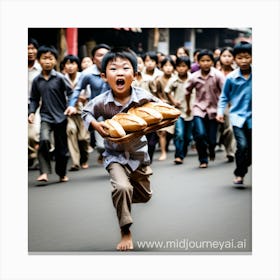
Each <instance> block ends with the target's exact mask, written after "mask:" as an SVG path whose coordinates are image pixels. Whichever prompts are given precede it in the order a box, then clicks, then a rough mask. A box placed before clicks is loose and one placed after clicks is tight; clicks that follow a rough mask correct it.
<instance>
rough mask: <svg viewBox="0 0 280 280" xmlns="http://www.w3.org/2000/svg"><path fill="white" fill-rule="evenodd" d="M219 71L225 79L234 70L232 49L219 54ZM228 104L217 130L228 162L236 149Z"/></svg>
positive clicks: (224, 49)
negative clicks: (222, 120)
mask: <svg viewBox="0 0 280 280" xmlns="http://www.w3.org/2000/svg"><path fill="white" fill-rule="evenodd" d="M219 60H220V69H219V70H220V71H221V72H222V73H223V74H224V76H225V77H226V76H227V75H228V74H229V73H230V72H232V71H233V70H234V69H235V63H234V56H233V49H232V48H231V47H224V48H222V49H221V52H220V58H219ZM229 106H230V105H229V104H228V106H227V107H226V110H225V111H224V122H223V123H220V124H219V129H218V144H219V145H223V146H224V147H225V151H226V157H227V159H228V162H233V161H234V154H235V149H236V142H235V138H234V134H233V129H232V125H231V124H230V121H229Z"/></svg>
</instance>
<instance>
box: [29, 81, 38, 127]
mask: <svg viewBox="0 0 280 280" xmlns="http://www.w3.org/2000/svg"><path fill="white" fill-rule="evenodd" d="M40 99H41V95H40V92H39V91H38V88H37V84H36V82H35V83H34V82H33V83H32V87H31V93H30V97H29V101H30V103H29V108H28V122H29V123H33V122H34V117H35V112H36V110H37V108H38V107H39V104H40Z"/></svg>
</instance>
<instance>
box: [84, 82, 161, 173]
mask: <svg viewBox="0 0 280 280" xmlns="http://www.w3.org/2000/svg"><path fill="white" fill-rule="evenodd" d="M149 101H155V102H161V101H160V100H159V99H158V98H156V97H155V96H154V95H152V94H151V93H149V92H147V91H146V90H144V89H142V88H138V87H132V91H131V98H130V101H129V102H128V103H127V104H126V105H124V106H123V105H121V104H120V103H119V102H117V101H116V100H115V99H114V96H113V94H112V91H111V90H108V91H106V92H104V93H103V94H100V95H98V96H96V97H95V98H94V99H92V100H90V101H89V102H88V103H87V104H86V106H85V107H84V108H83V111H82V118H83V120H84V123H85V126H86V128H87V129H88V130H92V127H91V125H90V123H91V122H92V121H96V120H99V119H100V118H101V117H102V118H103V119H104V120H106V119H110V118H112V117H113V116H114V115H116V114H117V113H120V112H127V111H128V110H129V109H130V108H131V107H134V106H141V105H143V104H145V103H147V102H149ZM104 147H105V152H104V153H103V156H104V161H103V163H104V167H105V168H107V167H108V165H109V164H110V163H112V162H118V163H120V164H122V165H129V167H130V168H131V169H132V170H136V169H137V168H138V167H139V166H140V165H148V164H150V158H149V154H148V146H147V138H146V136H140V137H138V138H136V139H134V140H132V141H130V142H128V143H124V144H123V143H114V142H111V141H108V140H107V139H104Z"/></svg>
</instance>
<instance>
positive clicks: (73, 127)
mask: <svg viewBox="0 0 280 280" xmlns="http://www.w3.org/2000/svg"><path fill="white" fill-rule="evenodd" d="M75 118H76V115H73V116H70V117H68V122H67V130H66V131H67V142H68V149H69V152H70V156H71V159H72V166H71V167H70V169H69V171H77V170H79V169H80V149H79V144H78V127H77V123H76V121H75Z"/></svg>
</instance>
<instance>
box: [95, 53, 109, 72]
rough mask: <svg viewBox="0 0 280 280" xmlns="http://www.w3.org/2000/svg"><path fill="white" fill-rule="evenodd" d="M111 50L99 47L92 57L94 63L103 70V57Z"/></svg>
mask: <svg viewBox="0 0 280 280" xmlns="http://www.w3.org/2000/svg"><path fill="white" fill-rule="evenodd" d="M108 51H109V50H107V49H105V48H101V49H98V50H97V51H96V52H95V54H94V57H93V58H92V61H93V63H94V64H95V65H96V67H97V68H98V69H99V70H101V62H102V58H103V56H104V55H105V54H106V53H107V52H108Z"/></svg>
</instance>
